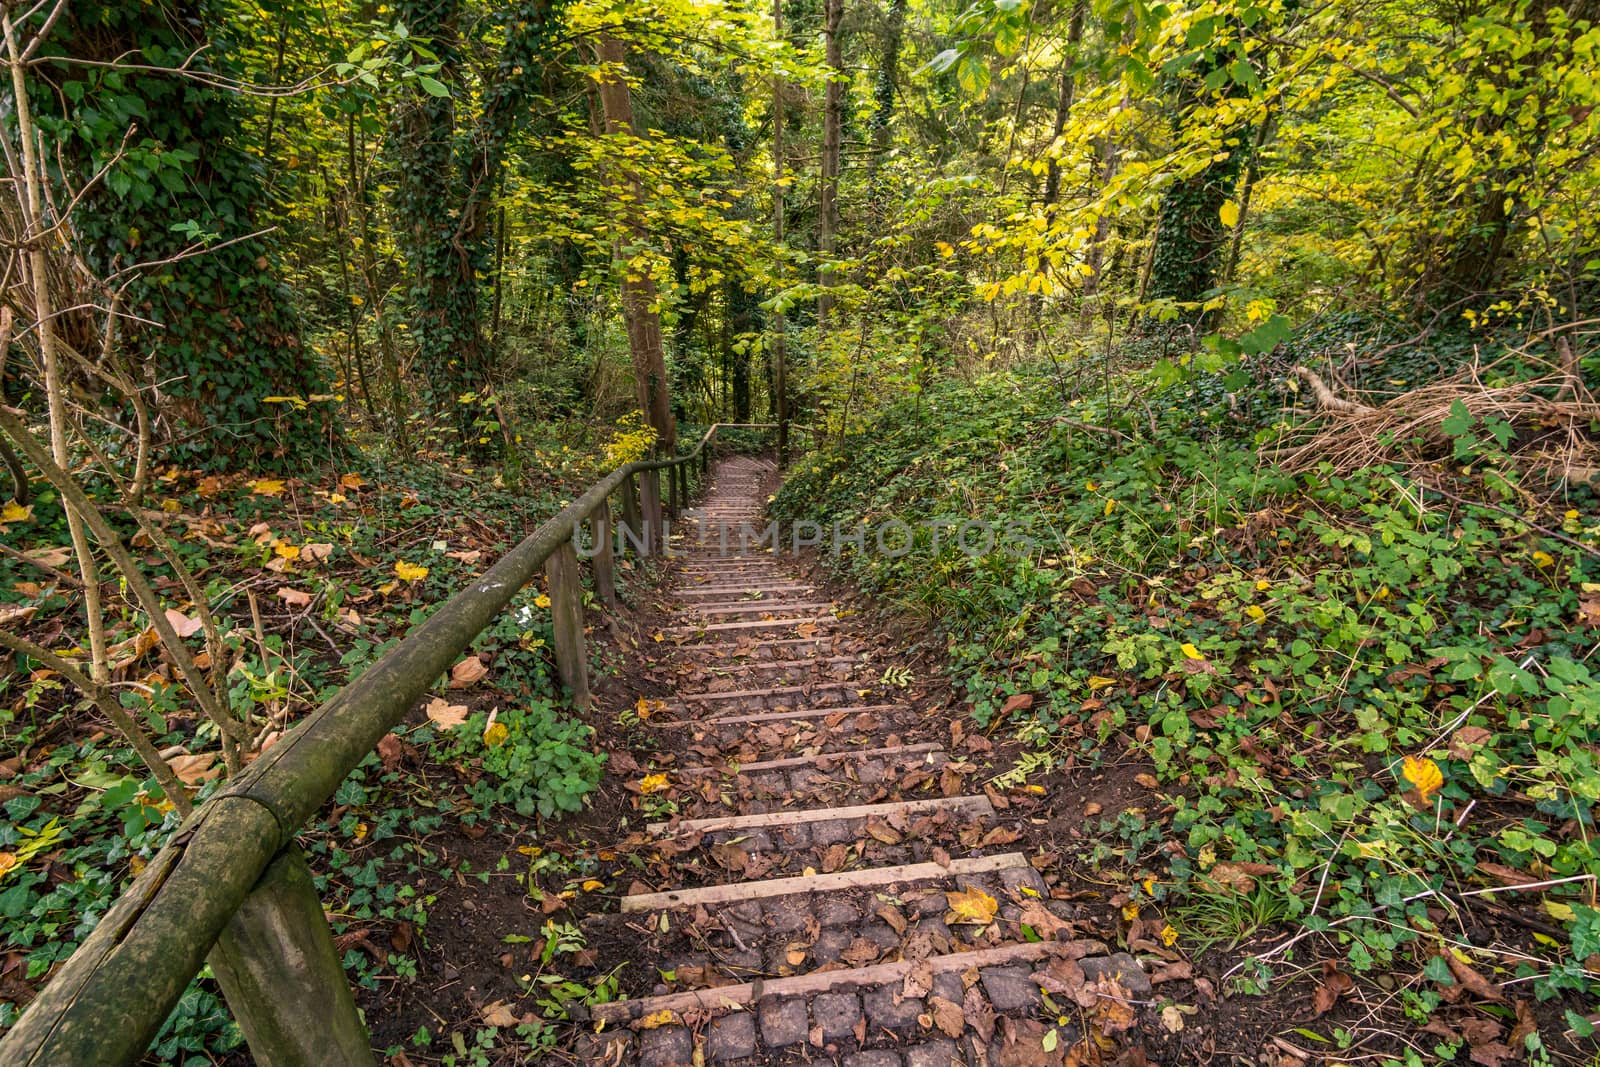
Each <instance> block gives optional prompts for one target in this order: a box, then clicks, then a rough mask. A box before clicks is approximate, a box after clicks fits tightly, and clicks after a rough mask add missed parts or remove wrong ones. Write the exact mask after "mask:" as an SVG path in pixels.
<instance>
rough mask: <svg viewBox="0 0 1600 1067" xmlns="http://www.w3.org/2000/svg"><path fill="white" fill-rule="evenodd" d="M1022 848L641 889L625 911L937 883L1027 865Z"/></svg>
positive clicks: (626, 903)
mask: <svg viewBox="0 0 1600 1067" xmlns="http://www.w3.org/2000/svg"><path fill="white" fill-rule="evenodd" d="M1027 865H1028V860H1027V858H1026V857H1025V856H1023V855H1022V853H1020V852H1002V853H1000V854H999V855H995V856H979V857H976V858H975V859H958V860H951V861H950V866H948V867H945V866H941V865H940V864H937V863H904V864H901V865H899V866H897V867H869V868H866V869H865V870H860V871H837V872H835V873H833V874H803V875H797V876H796V877H793V878H767V879H763V880H762V881H759V882H735V883H733V884H731V885H708V886H701V887H700V888H698V889H676V890H668V891H667V892H665V893H638V894H635V895H634V896H630V897H623V898H622V910H623V911H624V912H640V911H662V910H665V909H668V908H693V907H696V906H698V905H701V904H705V905H712V904H735V903H738V902H740V901H745V900H764V899H766V898H768V897H786V896H793V895H795V894H798V893H836V892H839V891H840V890H844V889H875V888H878V887H881V886H891V885H897V884H904V883H909V882H933V881H938V880H941V879H949V878H961V877H963V876H971V875H975V874H991V873H993V872H995V871H1008V870H1015V869H1017V868H1019V867H1026V866H1027Z"/></svg>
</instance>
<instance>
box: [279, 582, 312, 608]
mask: <svg viewBox="0 0 1600 1067" xmlns="http://www.w3.org/2000/svg"><path fill="white" fill-rule="evenodd" d="M278 599H280V600H282V601H283V602H284V603H285V604H287V605H289V606H290V607H291V608H304V607H309V606H310V604H311V594H310V593H306V592H302V591H301V590H299V589H295V588H293V587H292V586H287V585H280V586H278Z"/></svg>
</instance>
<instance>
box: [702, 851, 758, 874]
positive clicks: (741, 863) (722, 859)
mask: <svg viewBox="0 0 1600 1067" xmlns="http://www.w3.org/2000/svg"><path fill="white" fill-rule="evenodd" d="M711 858H712V859H714V860H716V861H717V863H718V864H719V865H720V866H721V867H722V868H723V869H724V870H726V871H727V872H728V873H729V874H736V875H738V876H740V877H741V878H742V877H744V874H745V870H746V868H748V867H749V865H750V854H749V853H748V852H746V851H745V850H744V849H742V848H740V847H739V846H738V845H735V844H731V843H725V844H721V845H713V846H712V847H711Z"/></svg>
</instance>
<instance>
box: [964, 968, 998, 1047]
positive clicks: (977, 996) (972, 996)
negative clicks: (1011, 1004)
mask: <svg viewBox="0 0 1600 1067" xmlns="http://www.w3.org/2000/svg"><path fill="white" fill-rule="evenodd" d="M963 980H964V979H963ZM961 1011H962V1014H963V1015H965V1016H966V1019H967V1025H968V1026H970V1027H972V1031H973V1033H975V1034H977V1035H978V1037H980V1038H981V1039H982V1040H983V1042H984V1044H988V1043H989V1042H990V1041H993V1040H994V1006H993V1005H992V1004H990V1003H989V998H987V997H985V996H984V995H983V987H982V986H981V985H978V984H977V983H976V982H974V983H973V984H972V985H969V986H968V987H967V992H966V995H965V996H964V997H962V998H961Z"/></svg>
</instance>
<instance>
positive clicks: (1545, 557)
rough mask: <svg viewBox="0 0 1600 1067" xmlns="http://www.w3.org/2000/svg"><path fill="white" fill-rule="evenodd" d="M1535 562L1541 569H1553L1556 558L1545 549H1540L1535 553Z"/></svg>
mask: <svg viewBox="0 0 1600 1067" xmlns="http://www.w3.org/2000/svg"><path fill="white" fill-rule="evenodd" d="M1533 561H1534V562H1535V563H1537V564H1538V565H1539V566H1541V567H1553V566H1555V562H1556V558H1555V557H1554V556H1552V555H1551V554H1550V553H1548V552H1546V551H1544V550H1543V549H1539V550H1538V551H1536V552H1534V554H1533Z"/></svg>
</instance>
